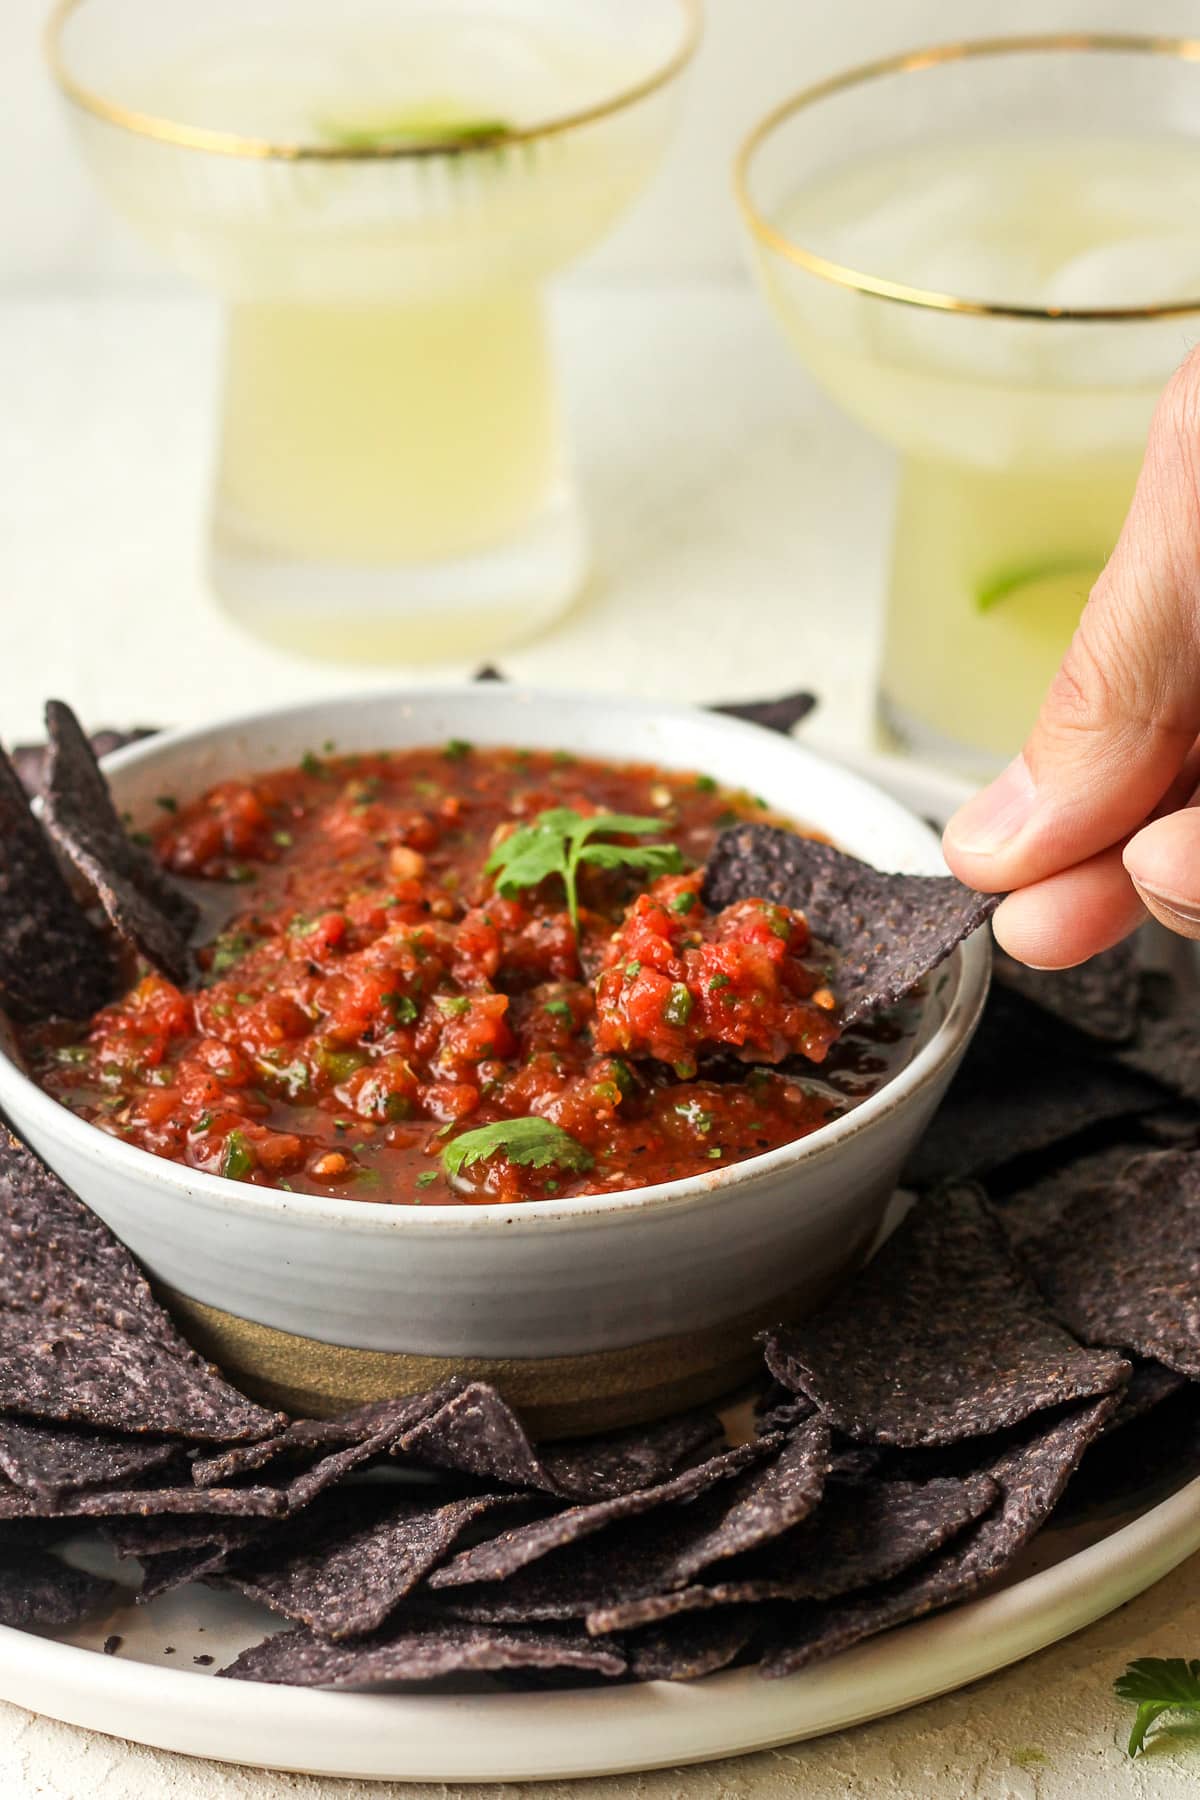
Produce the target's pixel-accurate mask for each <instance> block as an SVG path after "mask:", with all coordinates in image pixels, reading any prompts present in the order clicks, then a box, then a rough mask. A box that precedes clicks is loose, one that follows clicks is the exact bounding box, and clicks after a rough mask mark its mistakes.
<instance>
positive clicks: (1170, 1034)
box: [1115, 969, 1200, 1106]
mask: <svg viewBox="0 0 1200 1800" xmlns="http://www.w3.org/2000/svg"><path fill="white" fill-rule="evenodd" d="M1115 1055H1116V1058H1117V1060H1118V1062H1120V1063H1121V1064H1122V1065H1123V1066H1124V1067H1125V1068H1128V1069H1132V1070H1134V1071H1135V1072H1136V1073H1138V1074H1141V1075H1149V1076H1151V1077H1152V1078H1153V1079H1154V1080H1155V1081H1158V1082H1160V1083H1161V1084H1162V1086H1163V1087H1164V1088H1168V1089H1169V1090H1170V1091H1171V1093H1173V1094H1178V1095H1179V1096H1180V1097H1181V1098H1182V1099H1184V1100H1187V1101H1190V1102H1191V1104H1192V1105H1193V1106H1196V1105H1200V1031H1197V1029H1196V1022H1195V1006H1194V1001H1193V999H1192V995H1191V993H1190V991H1189V990H1188V989H1186V988H1185V987H1184V986H1183V985H1182V984H1181V983H1180V982H1178V981H1177V980H1176V979H1175V977H1174V976H1173V975H1170V974H1167V973H1166V972H1165V971H1163V970H1158V969H1144V970H1143V971H1142V974H1141V978H1140V984H1139V1002H1138V1027H1137V1036H1136V1037H1135V1038H1134V1040H1133V1042H1132V1043H1130V1044H1122V1045H1121V1046H1120V1047H1119V1048H1118V1049H1117V1050H1116V1052H1115Z"/></svg>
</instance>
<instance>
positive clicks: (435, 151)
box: [45, 0, 703, 162]
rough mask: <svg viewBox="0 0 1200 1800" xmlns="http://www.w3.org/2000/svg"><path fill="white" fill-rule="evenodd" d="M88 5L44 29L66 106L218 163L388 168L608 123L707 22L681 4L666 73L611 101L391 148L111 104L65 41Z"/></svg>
mask: <svg viewBox="0 0 1200 1800" xmlns="http://www.w3.org/2000/svg"><path fill="white" fill-rule="evenodd" d="M86 3H87V0H57V4H56V5H55V7H54V10H53V12H52V13H51V15H50V18H49V20H48V21H47V24H46V33H45V49H46V58H47V61H48V62H49V64H50V69H51V73H52V74H53V76H54V79H55V81H56V82H57V83H58V86H59V87H60V89H61V90H62V92H63V93H64V94H65V95H66V97H67V99H68V100H70V101H71V102H72V103H73V104H74V105H75V106H78V107H81V108H82V109H83V110H84V111H85V112H89V113H91V114H92V115H93V117H94V118H97V119H102V120H103V121H104V122H105V124H107V125H115V126H117V127H119V128H120V129H121V130H122V131H132V132H136V133H137V134H138V136H140V137H148V138H153V139H155V140H156V141H157V142H158V143H160V144H171V145H173V146H174V147H175V148H177V149H180V150H205V151H208V152H209V153H210V154H211V155H214V156H240V157H249V158H252V159H254V160H256V161H260V162H261V161H268V160H274V161H279V162H389V161H392V160H396V159H399V158H402V157H430V156H465V155H468V154H470V153H471V152H484V151H494V150H496V149H498V148H500V147H502V146H503V145H505V144H525V143H529V142H531V141H532V140H534V139H537V138H543V137H553V136H556V135H557V134H558V133H560V132H564V131H570V130H572V129H573V128H574V127H575V126H577V125H591V124H594V123H595V122H596V121H597V120H600V119H607V118H609V117H610V116H611V115H612V114H614V113H618V112H622V111H624V109H625V108H626V107H628V106H633V105H635V104H636V103H637V101H639V100H645V99H648V98H649V96H650V95H651V94H655V93H657V92H658V90H659V89H660V88H664V87H667V86H668V85H669V84H670V83H671V82H672V81H673V80H674V79H675V77H676V76H677V75H679V74H681V73H682V71H683V70H684V69H685V68H686V67H687V65H688V63H689V62H690V61H691V59H692V56H693V54H694V52H695V49H696V46H697V44H698V43H699V42H700V33H701V28H702V23H703V12H702V5H701V0H676V4H677V5H678V7H679V9H680V12H681V14H682V16H683V21H684V36H683V42H682V43H681V44H680V46H679V48H678V50H676V51H675V53H674V55H672V56H671V57H670V58H669V60H668V61H667V62H665V63H663V65H662V66H661V68H658V69H656V70H655V71H654V73H653V74H652V75H648V76H646V78H645V79H644V80H643V81H639V82H637V83H636V84H635V85H634V86H633V87H629V88H625V89H623V90H622V92H621V93H619V94H615V95H614V96H613V97H612V99H610V100H602V101H599V102H597V104H596V105H594V106H587V107H583V108H581V109H580V110H579V111H578V112H572V113H564V114H562V116H561V117H559V118H553V119H546V120H543V121H541V122H540V123H538V124H536V125H526V126H513V127H511V128H509V127H504V128H501V129H498V130H496V131H495V132H489V133H488V134H487V136H486V137H485V136H481V135H480V134H479V133H478V132H476V133H474V134H470V133H467V134H464V135H463V136H461V137H453V136H449V135H447V136H439V137H437V138H433V139H428V140H425V141H422V140H420V139H414V140H413V141H412V142H405V143H402V144H398V143H394V142H393V143H388V142H386V141H384V142H382V143H379V144H322V143H282V142H275V141H274V140H272V139H270V138H256V137H245V136H243V135H242V134H241V133H240V132H234V131H216V130H212V129H210V128H209V127H207V126H204V125H185V124H183V123H182V122H181V121H179V120H177V119H164V118H159V117H158V116H157V115H156V114H154V113H144V112H139V111H137V109H136V108H134V107H129V106H122V105H121V103H120V102H119V101H116V100H110V99H108V98H107V97H106V96H105V95H104V94H101V93H98V92H97V91H96V90H95V89H94V88H90V87H88V86H87V84H86V83H85V82H82V81H77V80H76V79H75V77H74V76H73V75H72V74H71V73H70V71H69V70H68V68H67V66H66V58H65V56H64V54H63V41H62V40H63V32H64V30H65V28H66V25H67V22H68V20H69V19H70V18H71V16H72V14H74V13H76V12H78V10H79V8H80V7H81V6H84V5H86Z"/></svg>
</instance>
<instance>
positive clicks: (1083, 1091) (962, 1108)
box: [902, 989, 1169, 1188]
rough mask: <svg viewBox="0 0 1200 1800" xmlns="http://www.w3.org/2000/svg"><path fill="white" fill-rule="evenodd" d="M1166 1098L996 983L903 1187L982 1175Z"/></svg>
mask: <svg viewBox="0 0 1200 1800" xmlns="http://www.w3.org/2000/svg"><path fill="white" fill-rule="evenodd" d="M1168 1099H1169V1096H1168V1094H1167V1092H1166V1090H1165V1089H1164V1088H1162V1087H1161V1086H1160V1085H1159V1083H1158V1082H1157V1081H1154V1080H1153V1079H1151V1078H1150V1077H1149V1076H1147V1075H1144V1074H1139V1073H1138V1072H1137V1071H1136V1070H1133V1069H1129V1068H1125V1067H1124V1066H1122V1064H1120V1063H1118V1062H1116V1061H1115V1060H1114V1059H1113V1058H1112V1057H1111V1056H1108V1055H1105V1054H1103V1053H1102V1052H1100V1051H1099V1050H1098V1049H1097V1047H1096V1046H1095V1045H1094V1044H1089V1042H1088V1041H1087V1040H1086V1039H1085V1038H1083V1037H1081V1036H1079V1035H1078V1034H1076V1033H1075V1032H1073V1031H1071V1030H1070V1029H1069V1028H1068V1027H1066V1026H1061V1025H1058V1024H1057V1023H1056V1022H1055V1021H1053V1020H1051V1019H1049V1018H1047V1017H1046V1015H1044V1014H1042V1013H1040V1012H1039V1011H1038V1009H1037V1007H1035V1006H1034V1005H1033V1004H1032V1003H1031V1002H1030V1001H1028V1000H1026V999H1024V998H1023V997H1022V996H1021V995H1020V994H1017V993H1009V992H1007V991H1006V990H1003V989H997V990H994V991H993V993H992V995H991V997H990V998H989V1000H988V1005H987V1010H986V1011H985V1013H984V1016H983V1019H982V1020H981V1021H980V1025H979V1029H978V1030H977V1032H976V1033H975V1036H974V1038H973V1040H972V1042H971V1044H970V1047H969V1048H968V1050H967V1054H966V1056H965V1057H964V1058H963V1062H962V1065H961V1067H960V1069H959V1071H958V1074H957V1075H956V1076H955V1079H954V1081H953V1083H952V1084H951V1087H950V1091H949V1093H948V1094H947V1095H946V1098H945V1099H944V1100H943V1102H942V1104H941V1106H940V1107H939V1109H938V1111H937V1113H936V1114H935V1115H934V1118H933V1120H932V1122H931V1123H930V1125H929V1127H928V1129H927V1130H926V1132H925V1135H924V1136H923V1137H922V1139H921V1141H920V1142H919V1144H918V1145H917V1147H916V1149H915V1150H914V1152H913V1154H912V1155H911V1157H910V1158H909V1160H908V1164H907V1166H906V1167H905V1170H904V1174H903V1177H902V1180H903V1182H904V1183H905V1185H907V1186H910V1187H916V1188H925V1187H930V1186H932V1185H933V1184H934V1183H936V1182H939V1181H958V1180H961V1179H963V1178H964V1177H967V1176H976V1177H985V1176H990V1175H992V1174H993V1172H994V1171H997V1170H1002V1169H1004V1168H1005V1166H1006V1165H1008V1164H1010V1163H1014V1162H1016V1161H1017V1160H1018V1159H1022V1158H1029V1157H1032V1156H1034V1155H1035V1154H1036V1153H1044V1152H1046V1151H1048V1150H1053V1151H1054V1153H1055V1154H1056V1155H1059V1156H1061V1155H1063V1154H1065V1153H1066V1146H1067V1144H1068V1143H1069V1141H1070V1140H1072V1139H1075V1138H1082V1136H1083V1134H1085V1133H1091V1132H1092V1131H1094V1130H1095V1129H1096V1128H1097V1127H1098V1126H1113V1125H1116V1124H1118V1123H1120V1124H1123V1125H1124V1124H1127V1123H1128V1122H1130V1121H1134V1120H1137V1119H1139V1118H1141V1117H1143V1116H1144V1115H1147V1114H1150V1113H1153V1112H1155V1111H1156V1110H1158V1109H1161V1108H1162V1107H1163V1106H1164V1105H1165V1104H1166V1102H1167V1100H1168Z"/></svg>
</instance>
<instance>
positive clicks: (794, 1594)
mask: <svg viewBox="0 0 1200 1800" xmlns="http://www.w3.org/2000/svg"><path fill="white" fill-rule="evenodd" d="M999 1492H1000V1490H999V1488H998V1487H997V1485H996V1483H995V1482H994V1481H993V1480H992V1478H991V1476H990V1475H986V1474H983V1475H973V1476H968V1477H967V1478H966V1479H965V1480H960V1479H958V1478H957V1477H954V1476H949V1477H941V1478H935V1479H933V1480H932V1481H925V1482H920V1481H904V1480H900V1481H874V1482H869V1483H864V1484H863V1485H862V1486H861V1487H858V1488H855V1489H854V1490H853V1491H852V1492H850V1493H848V1494H845V1495H838V1497H837V1498H836V1499H829V1500H827V1501H826V1502H825V1503H824V1504H823V1505H822V1506H821V1507H820V1508H819V1509H818V1510H817V1512H815V1513H814V1514H813V1515H812V1517H811V1518H809V1519H808V1520H806V1521H805V1523H804V1524H802V1525H800V1526H799V1527H797V1528H796V1529H795V1530H794V1531H791V1532H789V1533H787V1535H786V1536H784V1537H782V1538H780V1539H778V1540H777V1541H776V1542H775V1543H773V1544H771V1545H770V1546H769V1548H768V1549H767V1550H766V1551H764V1552H761V1553H760V1554H758V1555H756V1556H754V1557H749V1558H744V1559H743V1561H742V1563H741V1564H740V1565H739V1567H738V1569H737V1572H736V1573H735V1572H733V1571H731V1572H730V1573H729V1574H728V1575H726V1576H722V1577H721V1578H720V1579H719V1580H716V1581H714V1580H713V1578H712V1576H711V1575H710V1576H709V1577H708V1578H707V1580H706V1581H705V1582H703V1583H701V1584H694V1585H692V1586H689V1587H683V1588H677V1589H675V1590H674V1591H667V1592H660V1593H657V1594H650V1595H647V1596H645V1597H644V1598H642V1599H640V1600H631V1601H627V1602H625V1603H624V1604H620V1605H616V1606H609V1607H606V1608H603V1609H600V1610H596V1611H593V1612H590V1613H589V1614H588V1616H587V1621H586V1623H587V1629H588V1630H589V1631H590V1632H593V1633H604V1632H612V1631H630V1630H634V1629H636V1628H637V1627H638V1626H641V1625H646V1624H651V1623H654V1622H656V1621H660V1620H663V1619H667V1618H673V1617H675V1616H676V1615H677V1614H680V1613H686V1612H697V1611H707V1610H709V1609H710V1608H713V1607H724V1606H741V1605H750V1604H753V1605H761V1604H762V1603H763V1602H764V1601H780V1600H788V1601H799V1600H830V1599H833V1598H835V1597H837V1596H840V1595H842V1594H846V1593H851V1592H853V1591H855V1590H856V1589H860V1588H870V1587H876V1586H878V1584H879V1583H880V1582H884V1581H890V1580H892V1579H894V1578H895V1577H896V1576H897V1575H899V1574H901V1573H902V1572H903V1571H904V1570H905V1569H909V1568H912V1567H913V1565H914V1564H916V1563H918V1562H922V1561H924V1559H925V1558H926V1557H928V1556H931V1555H932V1554H933V1553H934V1552H935V1551H937V1550H940V1549H941V1548H942V1547H943V1545H945V1544H947V1543H948V1542H949V1541H950V1540H951V1539H952V1538H955V1537H957V1536H958V1534H959V1533H960V1532H961V1531H964V1530H965V1529H966V1528H967V1526H968V1525H971V1524H973V1523H974V1522H975V1521H976V1520H977V1519H979V1518H981V1517H982V1516H983V1515H984V1514H985V1513H986V1512H988V1511H990V1509H991V1507H992V1506H993V1505H994V1504H995V1502H996V1500H997V1499H998V1497H999Z"/></svg>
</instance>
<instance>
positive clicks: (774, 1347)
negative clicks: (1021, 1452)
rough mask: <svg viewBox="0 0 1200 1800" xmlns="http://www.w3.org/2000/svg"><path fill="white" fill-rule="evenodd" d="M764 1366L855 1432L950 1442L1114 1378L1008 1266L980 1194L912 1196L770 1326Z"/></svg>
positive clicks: (1116, 1367) (1109, 1387)
mask: <svg viewBox="0 0 1200 1800" xmlns="http://www.w3.org/2000/svg"><path fill="white" fill-rule="evenodd" d="M766 1359H767V1366H768V1368H769V1369H770V1371H771V1373H772V1374H773V1375H774V1376H775V1378H776V1380H777V1381H782V1382H783V1383H784V1384H785V1385H786V1386H788V1387H791V1388H793V1389H795V1390H796V1391H797V1392H799V1393H803V1394H805V1395H807V1397H808V1398H809V1399H810V1400H812V1401H814V1402H815V1404H816V1405H817V1406H818V1407H819V1408H820V1410H821V1412H822V1413H823V1414H824V1416H825V1417H826V1419H827V1420H828V1421H829V1422H830V1424H832V1425H835V1426H836V1427H837V1429H838V1430H839V1431H841V1432H843V1433H844V1434H845V1435H846V1436H847V1437H850V1438H853V1439H854V1440H855V1441H856V1442H863V1443H869V1444H872V1443H873V1444H892V1445H898V1446H901V1447H905V1446H910V1447H911V1446H915V1445H921V1444H951V1443H955V1442H957V1441H958V1440H959V1439H961V1438H971V1437H981V1436H983V1435H984V1434H985V1433H987V1432H992V1431H997V1430H999V1429H1001V1427H1003V1426H1006V1425H1017V1424H1019V1423H1020V1422H1021V1421H1022V1420H1023V1419H1026V1418H1028V1417H1029V1415H1030V1414H1031V1413H1035V1412H1040V1411H1043V1410H1045V1409H1046V1408H1049V1407H1055V1406H1059V1405H1062V1404H1063V1403H1064V1402H1065V1401H1069V1400H1079V1399H1086V1398H1092V1397H1095V1396H1097V1395H1100V1394H1106V1393H1110V1392H1112V1391H1113V1390H1114V1389H1117V1388H1120V1387H1122V1386H1123V1385H1124V1383H1125V1381H1126V1380H1127V1379H1128V1375H1129V1368H1128V1364H1127V1363H1125V1362H1124V1361H1123V1360H1122V1358H1121V1357H1120V1356H1118V1355H1116V1354H1115V1353H1113V1352H1111V1351H1107V1350H1089V1349H1084V1348H1083V1347H1082V1346H1081V1345H1080V1344H1078V1343H1077V1342H1076V1340H1075V1339H1074V1338H1073V1337H1071V1336H1070V1335H1069V1334H1068V1333H1067V1332H1066V1331H1065V1330H1064V1329H1063V1328H1062V1326H1061V1325H1059V1324H1058V1323H1057V1322H1056V1321H1055V1319H1054V1318H1052V1317H1051V1314H1050V1312H1049V1311H1048V1310H1047V1308H1046V1306H1045V1304H1044V1303H1043V1301H1042V1300H1041V1298H1040V1296H1039V1294H1038V1292H1037V1290H1036V1289H1035V1287H1034V1286H1033V1283H1032V1282H1031V1281H1030V1279H1029V1277H1028V1276H1027V1275H1026V1274H1025V1273H1024V1271H1023V1270H1022V1268H1021V1267H1020V1266H1019V1264H1018V1263H1017V1261H1016V1259H1015V1257H1014V1256H1013V1254H1012V1252H1011V1250H1010V1249H1009V1247H1008V1244H1007V1242H1006V1240H1005V1238H1004V1234H1003V1232H1002V1230H1001V1229H1000V1226H999V1225H998V1224H997V1223H996V1220H995V1218H994V1217H993V1216H992V1214H991V1212H990V1210H989V1208H988V1206H987V1203H986V1200H985V1198H984V1196H983V1195H982V1193H981V1192H980V1191H979V1190H977V1189H974V1188H970V1187H965V1186H964V1187H959V1188H953V1189H950V1188H947V1189H943V1190H942V1191H941V1192H939V1193H938V1194H937V1195H934V1196H931V1197H930V1198H929V1199H927V1200H925V1201H923V1202H921V1203H919V1204H918V1205H917V1206H915V1207H914V1208H913V1210H912V1211H911V1212H910V1213H909V1215H908V1217H907V1218H906V1219H905V1220H904V1221H903V1222H902V1223H901V1224H900V1226H899V1227H898V1228H897V1230H896V1231H895V1232H894V1233H893V1235H892V1237H891V1238H889V1240H888V1242H887V1243H886V1244H885V1245H884V1246H883V1248H882V1250H880V1252H879V1253H878V1255H877V1256H876V1257H875V1258H874V1259H873V1260H872V1261H871V1262H869V1263H868V1264H867V1266H866V1268H865V1269H863V1270H862V1271H861V1272H860V1273H859V1274H858V1275H857V1276H856V1277H855V1278H854V1279H853V1280H852V1281H851V1282H849V1283H848V1284H847V1285H846V1286H845V1287H843V1288H842V1289H841V1291H840V1292H839V1293H837V1294H836V1295H835V1296H834V1297H833V1299H832V1300H830V1301H829V1302H828V1303H827V1304H826V1305H825V1306H824V1307H822V1308H821V1309H820V1311H819V1312H816V1313H814V1314H812V1315H810V1317H809V1318H807V1319H805V1320H803V1321H802V1322H801V1323H799V1324H797V1325H794V1326H790V1327H788V1328H786V1329H783V1330H780V1331H777V1332H774V1333H772V1334H771V1335H770V1336H769V1337H768V1338H767V1342H766Z"/></svg>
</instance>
